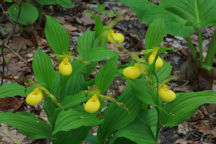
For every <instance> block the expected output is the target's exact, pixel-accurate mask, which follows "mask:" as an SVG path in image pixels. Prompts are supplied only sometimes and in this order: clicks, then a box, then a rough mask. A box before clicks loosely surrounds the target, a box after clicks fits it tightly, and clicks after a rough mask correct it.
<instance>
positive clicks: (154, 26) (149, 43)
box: [145, 18, 166, 49]
mask: <svg viewBox="0 0 216 144" xmlns="http://www.w3.org/2000/svg"><path fill="white" fill-rule="evenodd" d="M165 32H166V28H165V24H164V20H163V19H161V18H158V19H155V20H154V21H153V22H152V23H151V24H150V25H149V28H148V30H147V32H146V37H145V44H146V49H151V48H154V47H158V46H160V43H161V42H162V40H163V38H164V35H165Z"/></svg>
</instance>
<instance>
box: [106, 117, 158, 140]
mask: <svg viewBox="0 0 216 144" xmlns="http://www.w3.org/2000/svg"><path fill="white" fill-rule="evenodd" d="M122 137H124V138H127V139H129V140H131V141H133V142H135V143H136V144H157V141H156V140H155V139H154V136H153V135H152V132H151V129H150V127H149V126H148V125H146V124H145V123H143V122H142V121H141V120H139V119H136V120H135V121H134V122H132V123H131V124H129V125H128V126H126V127H125V128H123V129H121V130H119V131H117V132H116V133H115V136H114V137H113V138H112V139H111V141H110V143H109V144H114V143H115V144H119V142H117V141H116V140H117V139H118V138H122Z"/></svg>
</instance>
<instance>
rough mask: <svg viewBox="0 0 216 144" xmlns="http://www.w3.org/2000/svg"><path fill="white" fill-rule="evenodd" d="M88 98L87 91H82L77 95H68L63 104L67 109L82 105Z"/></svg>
mask: <svg viewBox="0 0 216 144" xmlns="http://www.w3.org/2000/svg"><path fill="white" fill-rule="evenodd" d="M85 100H86V96H85V92H84V91H81V92H79V93H77V94H75V95H71V96H66V97H65V98H64V101H63V102H62V106H63V107H64V108H65V109H68V108H73V107H75V106H78V105H81V103H82V102H84V101H85Z"/></svg>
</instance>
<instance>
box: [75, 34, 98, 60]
mask: <svg viewBox="0 0 216 144" xmlns="http://www.w3.org/2000/svg"><path fill="white" fill-rule="evenodd" d="M94 38H95V32H92V31H89V30H87V31H85V32H84V33H83V34H82V35H81V36H80V37H79V38H78V42H77V48H78V52H79V55H80V56H81V57H82V58H83V59H85V57H87V56H88V54H89V52H90V51H91V49H92V46H93V44H94Z"/></svg>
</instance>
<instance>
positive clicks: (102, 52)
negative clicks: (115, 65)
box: [84, 47, 118, 62]
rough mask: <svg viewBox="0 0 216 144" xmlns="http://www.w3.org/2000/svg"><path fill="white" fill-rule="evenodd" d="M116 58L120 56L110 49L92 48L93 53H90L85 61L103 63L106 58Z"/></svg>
mask: <svg viewBox="0 0 216 144" xmlns="http://www.w3.org/2000/svg"><path fill="white" fill-rule="evenodd" d="M114 56H118V54H117V53H116V52H115V51H112V50H110V49H108V48H102V47H99V48H92V49H91V51H89V53H88V55H87V56H86V57H85V58H84V60H85V61H90V62H94V61H101V60H104V59H106V58H111V57H114Z"/></svg>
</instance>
